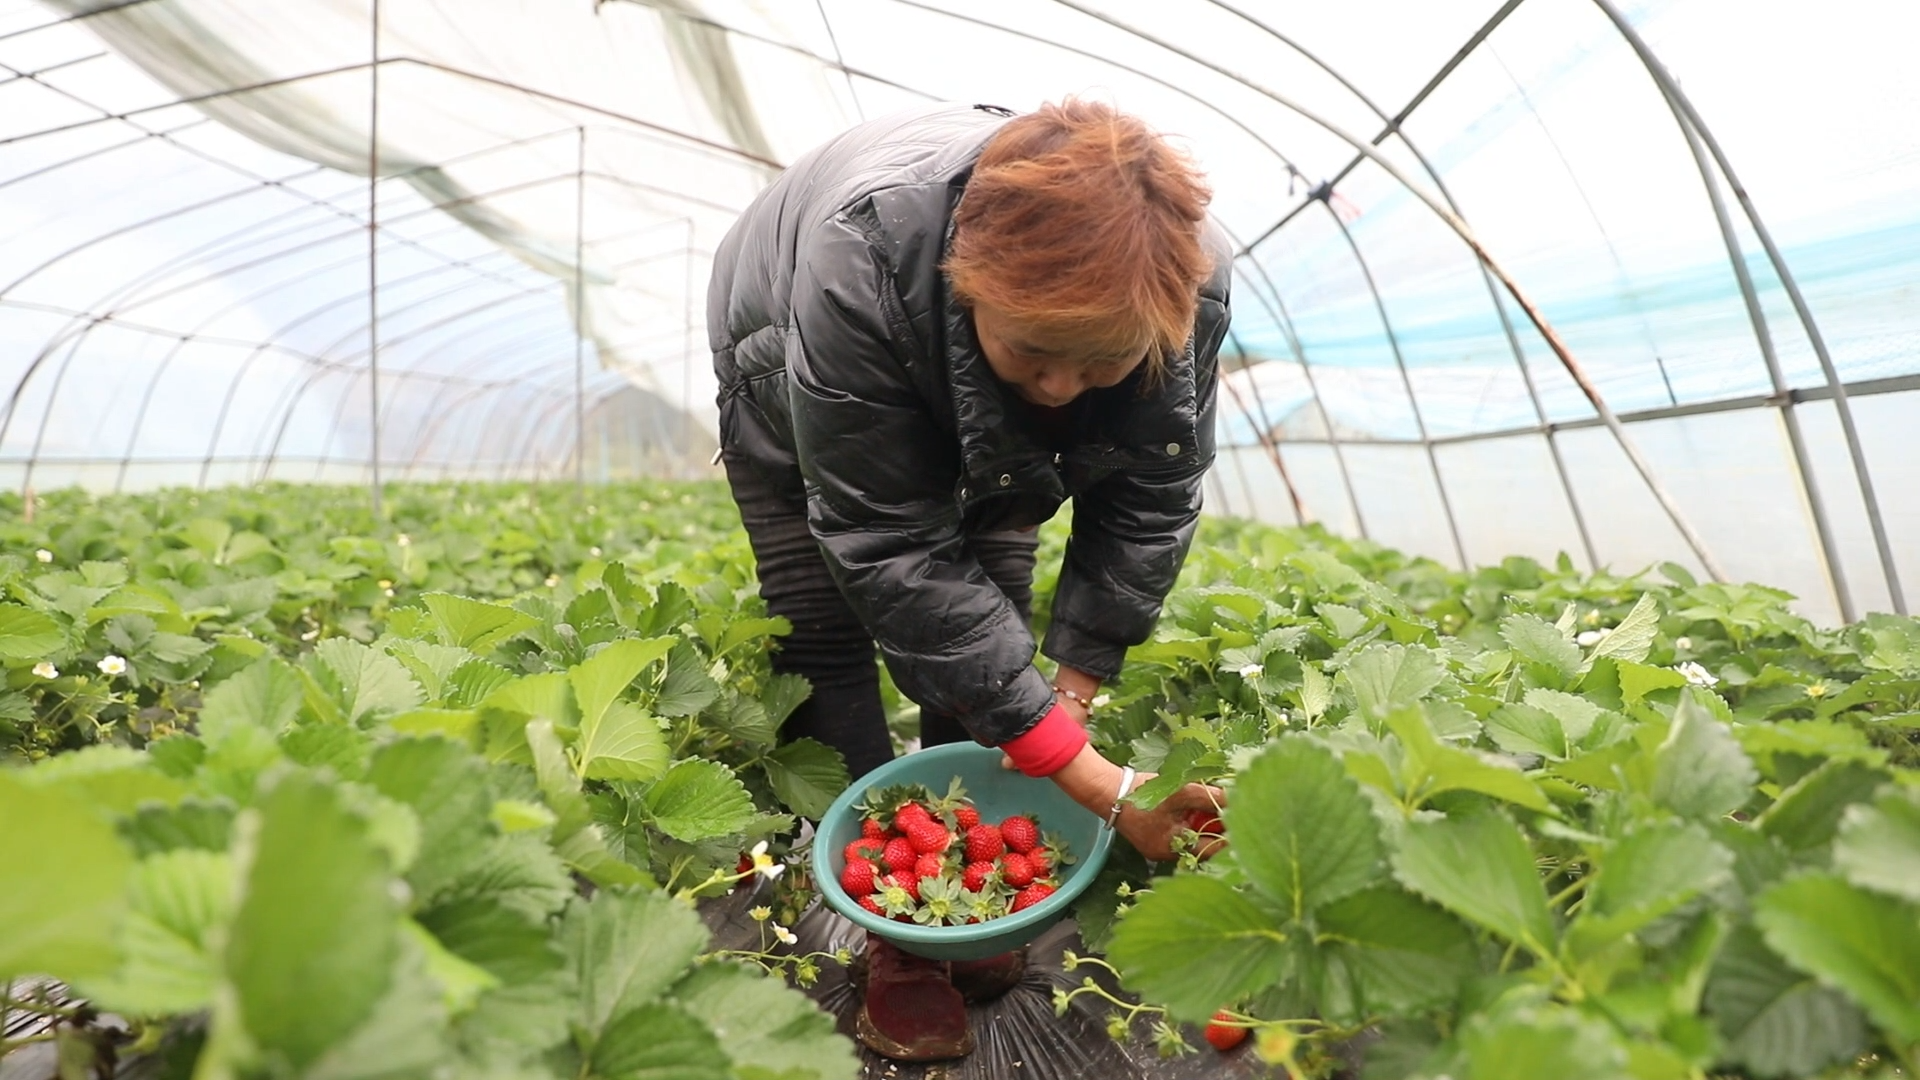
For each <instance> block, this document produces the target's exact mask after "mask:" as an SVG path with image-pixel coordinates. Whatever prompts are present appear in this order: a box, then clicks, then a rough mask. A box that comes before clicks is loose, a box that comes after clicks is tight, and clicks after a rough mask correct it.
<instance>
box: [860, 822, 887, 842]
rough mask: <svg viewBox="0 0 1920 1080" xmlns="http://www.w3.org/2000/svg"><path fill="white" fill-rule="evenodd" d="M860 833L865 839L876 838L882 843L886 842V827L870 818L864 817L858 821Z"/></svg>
mask: <svg viewBox="0 0 1920 1080" xmlns="http://www.w3.org/2000/svg"><path fill="white" fill-rule="evenodd" d="M860 835H861V837H863V838H865V839H867V840H878V841H880V842H881V843H883V844H884V843H886V842H887V827H886V826H885V825H882V824H880V823H879V822H878V821H875V820H874V819H872V818H866V819H864V820H862V821H861V822H860Z"/></svg>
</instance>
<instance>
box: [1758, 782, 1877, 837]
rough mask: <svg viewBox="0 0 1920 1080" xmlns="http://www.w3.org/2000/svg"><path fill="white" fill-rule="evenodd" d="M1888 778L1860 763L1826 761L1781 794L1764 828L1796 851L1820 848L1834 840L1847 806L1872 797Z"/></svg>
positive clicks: (1764, 816)
mask: <svg viewBox="0 0 1920 1080" xmlns="http://www.w3.org/2000/svg"><path fill="white" fill-rule="evenodd" d="M1886 779H1887V774H1886V773H1884V772H1881V771H1880V770H1878V769H1872V768H1868V767H1867V766H1865V765H1862V764H1860V763H1858V762H1854V761H1837V760H1836V761H1829V762H1826V763H1825V764H1823V765H1821V766H1820V767H1819V768H1817V769H1815V770H1813V771H1812V772H1810V773H1808V774H1807V775H1806V776H1803V777H1801V778H1800V781H1799V782H1798V783H1796V784H1794V785H1793V786H1792V787H1790V788H1788V789H1787V790H1786V791H1783V792H1781V793H1780V798H1779V799H1777V800H1775V802H1774V804H1773V805H1772V806H1769V807H1767V812H1766V813H1764V814H1761V815H1760V822H1759V824H1760V831H1761V832H1763V833H1766V834H1767V835H1768V836H1772V837H1776V838H1777V839H1779V840H1780V842H1781V843H1784V844H1786V845H1787V847H1789V848H1791V849H1793V850H1795V851H1806V850H1808V849H1810V848H1816V847H1820V846H1821V845H1824V844H1826V843H1827V842H1828V841H1830V840H1832V839H1833V836H1834V833H1835V832H1837V831H1838V830H1839V828H1840V817H1841V815H1842V814H1845V813H1846V811H1847V808H1848V807H1850V806H1852V805H1854V804H1855V803H1862V802H1866V801H1867V800H1868V799H1870V798H1872V797H1873V793H1874V791H1875V790H1877V789H1878V788H1879V787H1880V785H1881V784H1882V783H1884V782H1885V781H1886Z"/></svg>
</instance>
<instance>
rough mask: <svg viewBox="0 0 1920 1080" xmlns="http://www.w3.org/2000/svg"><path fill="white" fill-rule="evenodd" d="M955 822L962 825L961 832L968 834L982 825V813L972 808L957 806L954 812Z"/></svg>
mask: <svg viewBox="0 0 1920 1080" xmlns="http://www.w3.org/2000/svg"><path fill="white" fill-rule="evenodd" d="M953 820H955V821H957V822H959V823H960V831H961V832H966V831H967V830H969V829H971V828H973V827H974V826H975V825H978V824H980V811H978V810H975V809H974V808H973V807H971V806H957V807H954V810H953Z"/></svg>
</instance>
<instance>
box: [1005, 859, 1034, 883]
mask: <svg viewBox="0 0 1920 1080" xmlns="http://www.w3.org/2000/svg"><path fill="white" fill-rule="evenodd" d="M1033 876H1034V875H1033V863H1031V862H1029V861H1027V857H1026V856H1025V855H1022V854H1020V853H1019V852H1017V851H1009V852H1007V853H1006V854H1005V855H1003V856H1001V857H1000V880H1001V881H1004V882H1006V883H1007V884H1008V885H1009V886H1011V887H1013V888H1016V889H1024V888H1026V887H1027V886H1029V885H1031V884H1033Z"/></svg>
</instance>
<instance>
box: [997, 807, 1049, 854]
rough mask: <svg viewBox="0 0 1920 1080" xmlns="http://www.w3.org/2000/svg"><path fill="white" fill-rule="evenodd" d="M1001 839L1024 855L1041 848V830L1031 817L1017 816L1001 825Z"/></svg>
mask: <svg viewBox="0 0 1920 1080" xmlns="http://www.w3.org/2000/svg"><path fill="white" fill-rule="evenodd" d="M1000 838H1001V839H1002V840H1005V841H1006V842H1007V847H1008V848H1010V849H1012V850H1014V851H1018V852H1020V853H1021V854H1022V855H1024V854H1026V853H1027V852H1029V851H1032V850H1033V849H1034V848H1036V847H1039V846H1040V830H1039V828H1038V827H1036V826H1035V825H1034V823H1033V819H1032V818H1030V817H1024V816H1022V815H1020V814H1015V815H1013V816H1012V817H1010V818H1008V819H1007V820H1005V821H1002V822H1001V823H1000Z"/></svg>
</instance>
